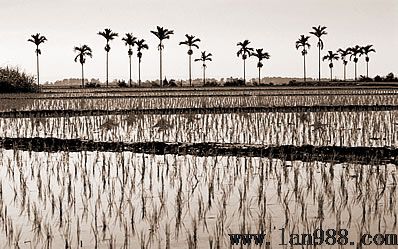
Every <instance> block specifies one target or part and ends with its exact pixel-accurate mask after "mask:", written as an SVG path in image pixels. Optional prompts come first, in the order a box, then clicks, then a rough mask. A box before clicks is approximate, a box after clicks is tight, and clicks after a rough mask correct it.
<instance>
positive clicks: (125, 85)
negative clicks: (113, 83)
mask: <svg viewBox="0 0 398 249" xmlns="http://www.w3.org/2000/svg"><path fill="white" fill-rule="evenodd" d="M117 85H118V86H119V87H127V83H126V81H124V80H118V81H117Z"/></svg>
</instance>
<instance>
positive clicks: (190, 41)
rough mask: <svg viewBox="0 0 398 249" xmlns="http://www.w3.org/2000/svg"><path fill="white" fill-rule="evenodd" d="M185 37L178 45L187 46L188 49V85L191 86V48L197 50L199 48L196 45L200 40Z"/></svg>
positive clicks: (193, 37) (188, 36)
mask: <svg viewBox="0 0 398 249" xmlns="http://www.w3.org/2000/svg"><path fill="white" fill-rule="evenodd" d="M185 37H186V38H187V39H186V40H185V41H182V42H180V45H187V46H188V47H189V49H188V55H189V85H190V86H192V77H191V55H192V54H193V51H192V47H195V48H199V46H198V45H197V44H196V43H197V42H200V39H199V38H195V36H193V35H188V34H186V35H185Z"/></svg>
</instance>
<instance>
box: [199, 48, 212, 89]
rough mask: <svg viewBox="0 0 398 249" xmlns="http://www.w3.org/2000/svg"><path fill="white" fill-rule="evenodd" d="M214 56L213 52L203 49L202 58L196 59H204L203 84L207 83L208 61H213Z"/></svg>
mask: <svg viewBox="0 0 398 249" xmlns="http://www.w3.org/2000/svg"><path fill="white" fill-rule="evenodd" d="M212 56H213V55H212V54H211V53H206V51H203V52H202V53H201V56H200V58H198V59H195V61H202V63H203V65H202V66H203V85H205V84H206V67H207V66H206V61H212V58H211V57H212Z"/></svg>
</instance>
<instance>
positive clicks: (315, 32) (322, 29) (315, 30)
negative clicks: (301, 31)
mask: <svg viewBox="0 0 398 249" xmlns="http://www.w3.org/2000/svg"><path fill="white" fill-rule="evenodd" d="M312 29H313V31H311V32H310V34H312V35H314V36H316V37H317V38H318V43H317V47H318V81H321V50H322V49H323V41H322V39H321V37H322V36H323V35H327V33H326V31H325V30H326V27H324V26H321V25H319V26H318V27H312Z"/></svg>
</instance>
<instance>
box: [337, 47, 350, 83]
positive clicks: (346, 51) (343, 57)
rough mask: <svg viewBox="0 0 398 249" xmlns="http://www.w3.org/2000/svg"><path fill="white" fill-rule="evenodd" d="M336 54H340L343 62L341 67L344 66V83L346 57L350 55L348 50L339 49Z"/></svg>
mask: <svg viewBox="0 0 398 249" xmlns="http://www.w3.org/2000/svg"><path fill="white" fill-rule="evenodd" d="M337 52H338V53H339V54H340V58H341V60H342V61H343V65H344V81H346V67H347V63H348V61H347V58H346V57H347V56H348V55H350V49H348V48H347V49H341V48H339V50H337Z"/></svg>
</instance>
